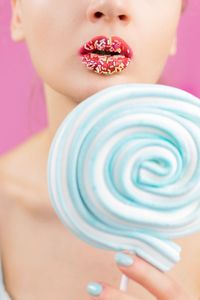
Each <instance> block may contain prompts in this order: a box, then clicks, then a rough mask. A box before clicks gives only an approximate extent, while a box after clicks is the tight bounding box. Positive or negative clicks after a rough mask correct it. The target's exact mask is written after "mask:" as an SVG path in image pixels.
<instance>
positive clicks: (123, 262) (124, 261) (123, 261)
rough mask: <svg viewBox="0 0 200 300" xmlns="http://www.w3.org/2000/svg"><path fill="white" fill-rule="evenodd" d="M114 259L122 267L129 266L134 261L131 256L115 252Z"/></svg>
mask: <svg viewBox="0 0 200 300" xmlns="http://www.w3.org/2000/svg"><path fill="white" fill-rule="evenodd" d="M115 261H116V263H117V264H118V265H120V266H123V267H128V266H131V265H132V264H133V263H134V260H133V258H132V257H131V256H129V255H127V254H124V253H121V252H120V253H116V255H115Z"/></svg>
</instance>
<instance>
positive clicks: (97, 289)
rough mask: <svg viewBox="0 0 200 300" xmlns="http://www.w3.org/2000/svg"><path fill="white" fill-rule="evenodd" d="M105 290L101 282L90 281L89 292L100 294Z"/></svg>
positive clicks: (93, 294)
mask: <svg viewBox="0 0 200 300" xmlns="http://www.w3.org/2000/svg"><path fill="white" fill-rule="evenodd" d="M102 291H103V287H102V285H101V284H99V283H96V282H90V283H89V284H88V286H87V292H88V293H89V294H90V295H91V296H100V295H101V293H102Z"/></svg>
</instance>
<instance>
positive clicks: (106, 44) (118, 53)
mask: <svg viewBox="0 0 200 300" xmlns="http://www.w3.org/2000/svg"><path fill="white" fill-rule="evenodd" d="M83 50H85V54H84V55H82V62H83V63H84V64H85V65H86V67H87V68H88V69H89V70H92V71H95V72H96V73H98V74H103V75H112V74H114V73H119V72H122V71H123V70H124V69H125V68H127V66H128V65H129V64H130V61H131V58H130V57H129V54H130V52H129V49H127V48H125V47H124V45H123V43H122V42H120V41H119V40H118V39H115V38H111V39H107V38H106V37H102V38H101V37H99V38H98V39H95V40H91V41H89V42H88V43H86V44H85V45H84V49H83ZM95 51H96V52H97V51H103V52H108V53H107V54H105V53H102V54H101V53H95ZM111 53H112V54H111ZM113 54H114V55H113Z"/></svg>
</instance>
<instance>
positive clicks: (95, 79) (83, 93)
mask: <svg viewBox="0 0 200 300" xmlns="http://www.w3.org/2000/svg"><path fill="white" fill-rule="evenodd" d="M90 73H91V74H89V75H90V76H83V77H81V79H80V80H79V82H81V84H79V86H78V90H77V86H76V87H75V91H76V96H75V97H73V98H75V99H76V100H75V101H76V102H77V103H80V102H82V101H84V100H85V99H87V98H88V97H90V96H91V95H93V94H95V93H97V92H99V91H101V90H103V89H105V88H108V87H111V86H114V85H118V84H123V83H134V82H136V81H134V79H133V78H130V76H129V77H128V76H127V73H125V72H124V73H123V72H122V73H116V74H114V75H111V76H107V75H99V74H97V73H94V72H90ZM83 78H84V79H83Z"/></svg>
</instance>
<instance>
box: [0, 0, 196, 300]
mask: <svg viewBox="0 0 200 300" xmlns="http://www.w3.org/2000/svg"><path fill="white" fill-rule="evenodd" d="M12 4H13V19H12V30H11V32H12V38H13V40H15V41H21V40H26V42H27V45H28V47H29V50H30V53H31V57H32V60H33V63H34V66H35V68H36V69H37V71H38V74H39V75H40V76H41V78H42V80H43V81H44V88H45V99H46V103H47V109H48V119H49V125H48V128H46V129H45V130H43V131H41V132H40V133H39V134H37V135H35V136H33V137H31V138H30V139H29V140H27V141H26V142H25V143H23V144H22V145H19V146H18V147H16V148H15V149H13V150H12V151H11V152H9V153H7V154H5V155H4V156H2V157H1V159H0V208H1V209H0V246H1V247H0V248H1V249H0V250H1V255H2V261H3V271H4V280H5V284H6V289H7V290H8V292H9V294H10V296H11V298H12V299H13V300H35V299H37V300H44V299H45V300H46V299H48V300H55V299H59V300H66V299H70V300H89V299H91V296H89V295H88V294H87V293H86V286H87V284H88V282H90V281H101V282H103V284H104V287H105V288H104V292H103V294H102V296H101V297H100V298H99V299H105V300H118V299H120V300H155V299H158V300H172V299H173V300H198V299H199V298H200V271H199V270H200V260H199V253H200V234H193V235H191V236H189V237H185V238H184V239H180V240H177V241H176V242H177V243H178V244H179V245H181V247H182V259H181V261H180V262H179V263H178V264H177V265H176V266H175V267H174V268H173V269H172V270H171V271H170V272H169V273H167V274H162V273H161V272H159V271H158V270H156V269H155V268H154V267H152V266H150V265H149V264H148V263H146V262H145V261H144V260H142V259H140V258H139V257H136V258H135V260H136V261H135V265H134V266H133V267H130V268H128V269H127V271H126V270H125V269H122V268H120V269H119V268H118V267H117V266H116V264H115V262H114V253H113V252H111V251H105V250H101V249H96V248H93V247H91V246H89V245H87V244H85V243H84V242H82V241H81V240H79V239H78V238H77V237H75V236H74V235H73V234H71V233H70V232H69V231H68V230H67V229H66V228H64V226H63V225H62V224H61V223H60V221H59V220H58V218H57V216H56V214H55V212H54V211H53V209H52V207H51V204H50V200H49V197H48V192H47V178H46V164H47V157H48V151H49V145H50V143H51V141H52V137H53V135H54V133H55V131H56V129H57V128H58V126H59V124H60V123H61V121H62V120H63V118H64V117H65V116H66V115H67V114H68V113H69V112H70V111H71V110H72V109H73V108H74V107H75V106H76V105H77V104H78V103H79V102H81V101H83V100H84V99H85V98H86V97H88V96H89V95H91V94H93V93H95V92H97V91H98V90H100V89H103V88H105V87H108V86H111V85H114V84H118V83H124V82H143V83H145V82H149V83H155V82H157V81H158V79H159V76H160V74H161V71H162V69H163V67H164V64H165V62H166V59H167V57H168V56H169V55H173V54H175V52H176V29H177V24H178V20H179V17H180V8H181V1H180V0H168V1H162V2H161V1H159V0H155V1H150V2H149V1H146V0H141V1H133V0H110V1H108V0H107V1H106V0H102V1H95V0H90V1H89V0H84V1H83V0H74V1H66V0H59V1H57V2H55V1H50V0H40V1H36V0H30V1H25V0H12ZM57 4H59V9H58V10H57ZM96 11H101V12H102V13H103V14H102V18H100V19H99V18H98V19H96V18H95V12H96ZM111 11H112V12H113V13H112V15H111V14H110V13H109V12H111ZM147 12H148V13H147ZM75 14H76V15H75ZM119 14H123V15H125V16H126V18H125V19H124V20H125V21H120V20H119V18H118V16H119ZM72 16H74V18H72ZM124 22H125V23H124ZM61 28H62V30H60V29H61ZM80 28H83V31H82V32H80ZM72 30H73V32H74V35H75V36H76V37H77V40H74V43H73V42H72V43H71V47H70V48H69V47H68V39H67V37H68V38H69V37H71V32H72ZM103 32H104V33H108V34H112V33H114V32H118V33H119V35H121V36H123V37H124V39H126V41H127V42H128V43H129V44H130V45H131V46H132V47H134V49H135V62H134V64H132V65H130V68H128V69H127V70H126V72H124V73H122V74H119V75H117V76H113V77H110V78H107V79H106V78H105V77H98V75H96V74H94V73H91V72H89V71H88V70H86V69H85V68H84V67H83V65H81V63H80V61H79V59H78V58H77V53H76V51H77V49H78V47H80V46H81V45H82V43H83V41H85V40H88V38H91V37H93V36H94V35H97V34H98V33H103ZM133 32H134V34H132V33H133ZM63 36H65V37H66V39H63ZM152 41H153V42H152ZM147 46H148V47H147ZM69 69H70V72H69ZM77 82H78V83H79V89H77ZM122 272H126V274H127V276H128V277H129V278H130V284H129V290H128V291H127V292H126V293H121V292H120V291H119V289H118V286H119V282H120V278H121V275H122Z"/></svg>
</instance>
